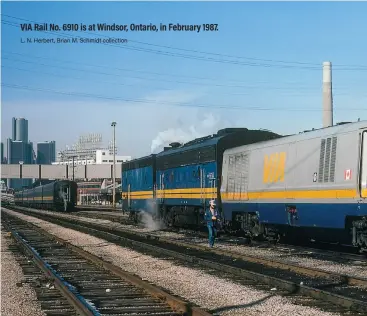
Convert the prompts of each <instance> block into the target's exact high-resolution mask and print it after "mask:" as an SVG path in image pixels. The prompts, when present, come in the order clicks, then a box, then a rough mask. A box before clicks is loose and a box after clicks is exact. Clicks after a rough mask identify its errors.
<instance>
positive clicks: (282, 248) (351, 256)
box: [72, 210, 367, 266]
mask: <svg viewBox="0 0 367 316" xmlns="http://www.w3.org/2000/svg"><path fill="white" fill-rule="evenodd" d="M101 212H102V213H98V212H89V211H80V212H78V213H73V214H72V215H74V216H79V217H88V218H95V219H103V220H109V221H111V222H117V223H121V224H125V225H132V226H135V227H139V226H141V227H143V226H144V225H136V224H135V223H134V222H133V221H131V220H129V219H128V215H123V214H108V213H107V214H106V213H103V210H101ZM162 231H167V232H176V233H181V234H184V235H185V236H186V237H187V239H186V240H187V242H190V238H192V239H193V240H194V239H195V238H197V237H200V238H205V239H206V238H207V235H208V233H207V232H200V231H199V232H198V231H192V230H189V229H178V228H168V229H164V230H162ZM220 242H221V243H223V244H228V245H242V246H245V247H255V248H261V249H270V250H276V251H278V252H281V253H283V255H282V257H287V256H288V257H289V256H298V257H304V258H310V259H319V260H326V261H330V260H331V261H333V262H337V263H343V264H353V262H357V263H360V262H365V264H366V266H367V255H366V254H355V253H350V252H341V251H339V250H338V248H336V251H332V250H327V249H324V248H325V247H326V246H325V245H324V246H321V249H320V247H319V248H316V247H315V248H313V247H308V246H300V245H294V244H276V245H273V244H270V243H268V242H258V241H256V242H252V244H251V245H249V244H248V240H247V239H246V238H238V237H233V236H221V238H220ZM335 247H336V246H335Z"/></svg>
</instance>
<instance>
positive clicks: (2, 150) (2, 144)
mask: <svg viewBox="0 0 367 316" xmlns="http://www.w3.org/2000/svg"><path fill="white" fill-rule="evenodd" d="M0 159H1V161H0V163H5V159H4V143H3V142H1V157H0Z"/></svg>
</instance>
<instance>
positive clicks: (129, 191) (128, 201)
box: [127, 183, 131, 210]
mask: <svg viewBox="0 0 367 316" xmlns="http://www.w3.org/2000/svg"><path fill="white" fill-rule="evenodd" d="M130 207H131V184H130V183H129V184H128V185H127V209H128V210H129V209H130Z"/></svg>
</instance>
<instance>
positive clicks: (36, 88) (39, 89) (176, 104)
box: [1, 82, 367, 112]
mask: <svg viewBox="0 0 367 316" xmlns="http://www.w3.org/2000/svg"><path fill="white" fill-rule="evenodd" d="M1 86H3V87H6V88H12V89H20V90H28V91H38V92H50V93H55V94H61V95H67V96H80V97H87V98H96V99H104V100H110V101H124V102H131V103H143V104H147V103H148V104H149V103H150V104H164V105H171V106H172V105H173V106H182V107H198V108H200V107H201V108H224V109H236V110H248V111H282V110H285V111H296V112H299V111H301V112H308V111H311V112H312V111H320V109H315V108H309V107H308V108H304V109H300V108H292V107H286V108H279V107H278V108H277V107H273V108H264V107H240V106H230V105H217V104H194V103H182V102H165V101H160V100H149V99H132V98H122V97H114V96H103V95H96V94H90V93H82V92H69V91H60V90H54V89H45V88H38V87H30V86H27V85H17V84H9V83H4V82H2V83H1ZM336 110H339V111H367V108H348V109H336Z"/></svg>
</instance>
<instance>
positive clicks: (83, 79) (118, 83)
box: [1, 65, 340, 96]
mask: <svg viewBox="0 0 367 316" xmlns="http://www.w3.org/2000/svg"><path fill="white" fill-rule="evenodd" d="M1 67H2V68H8V69H14V70H19V71H24V72H30V73H36V74H44V75H48V76H53V77H57V78H60V77H62V78H67V79H76V80H81V81H84V82H85V81H92V82H96V83H106V84H115V85H119V86H125V87H136V85H134V84H128V83H121V82H116V81H104V80H94V79H91V78H90V77H87V78H86V77H84V78H82V77H75V76H69V75H68V76H65V75H61V74H56V73H50V72H44V71H39V70H37V71H34V70H32V69H23V68H18V67H11V66H4V65H1ZM139 88H151V89H152V88H154V89H159V90H165V91H176V89H169V88H165V87H152V86H142V85H140V84H139ZM215 94H216V95H229V96H248V95H250V93H249V92H248V93H231V92H219V91H215ZM334 95H335V94H334ZM338 95H340V94H338ZM288 96H303V95H302V94H298V95H297V94H288Z"/></svg>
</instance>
